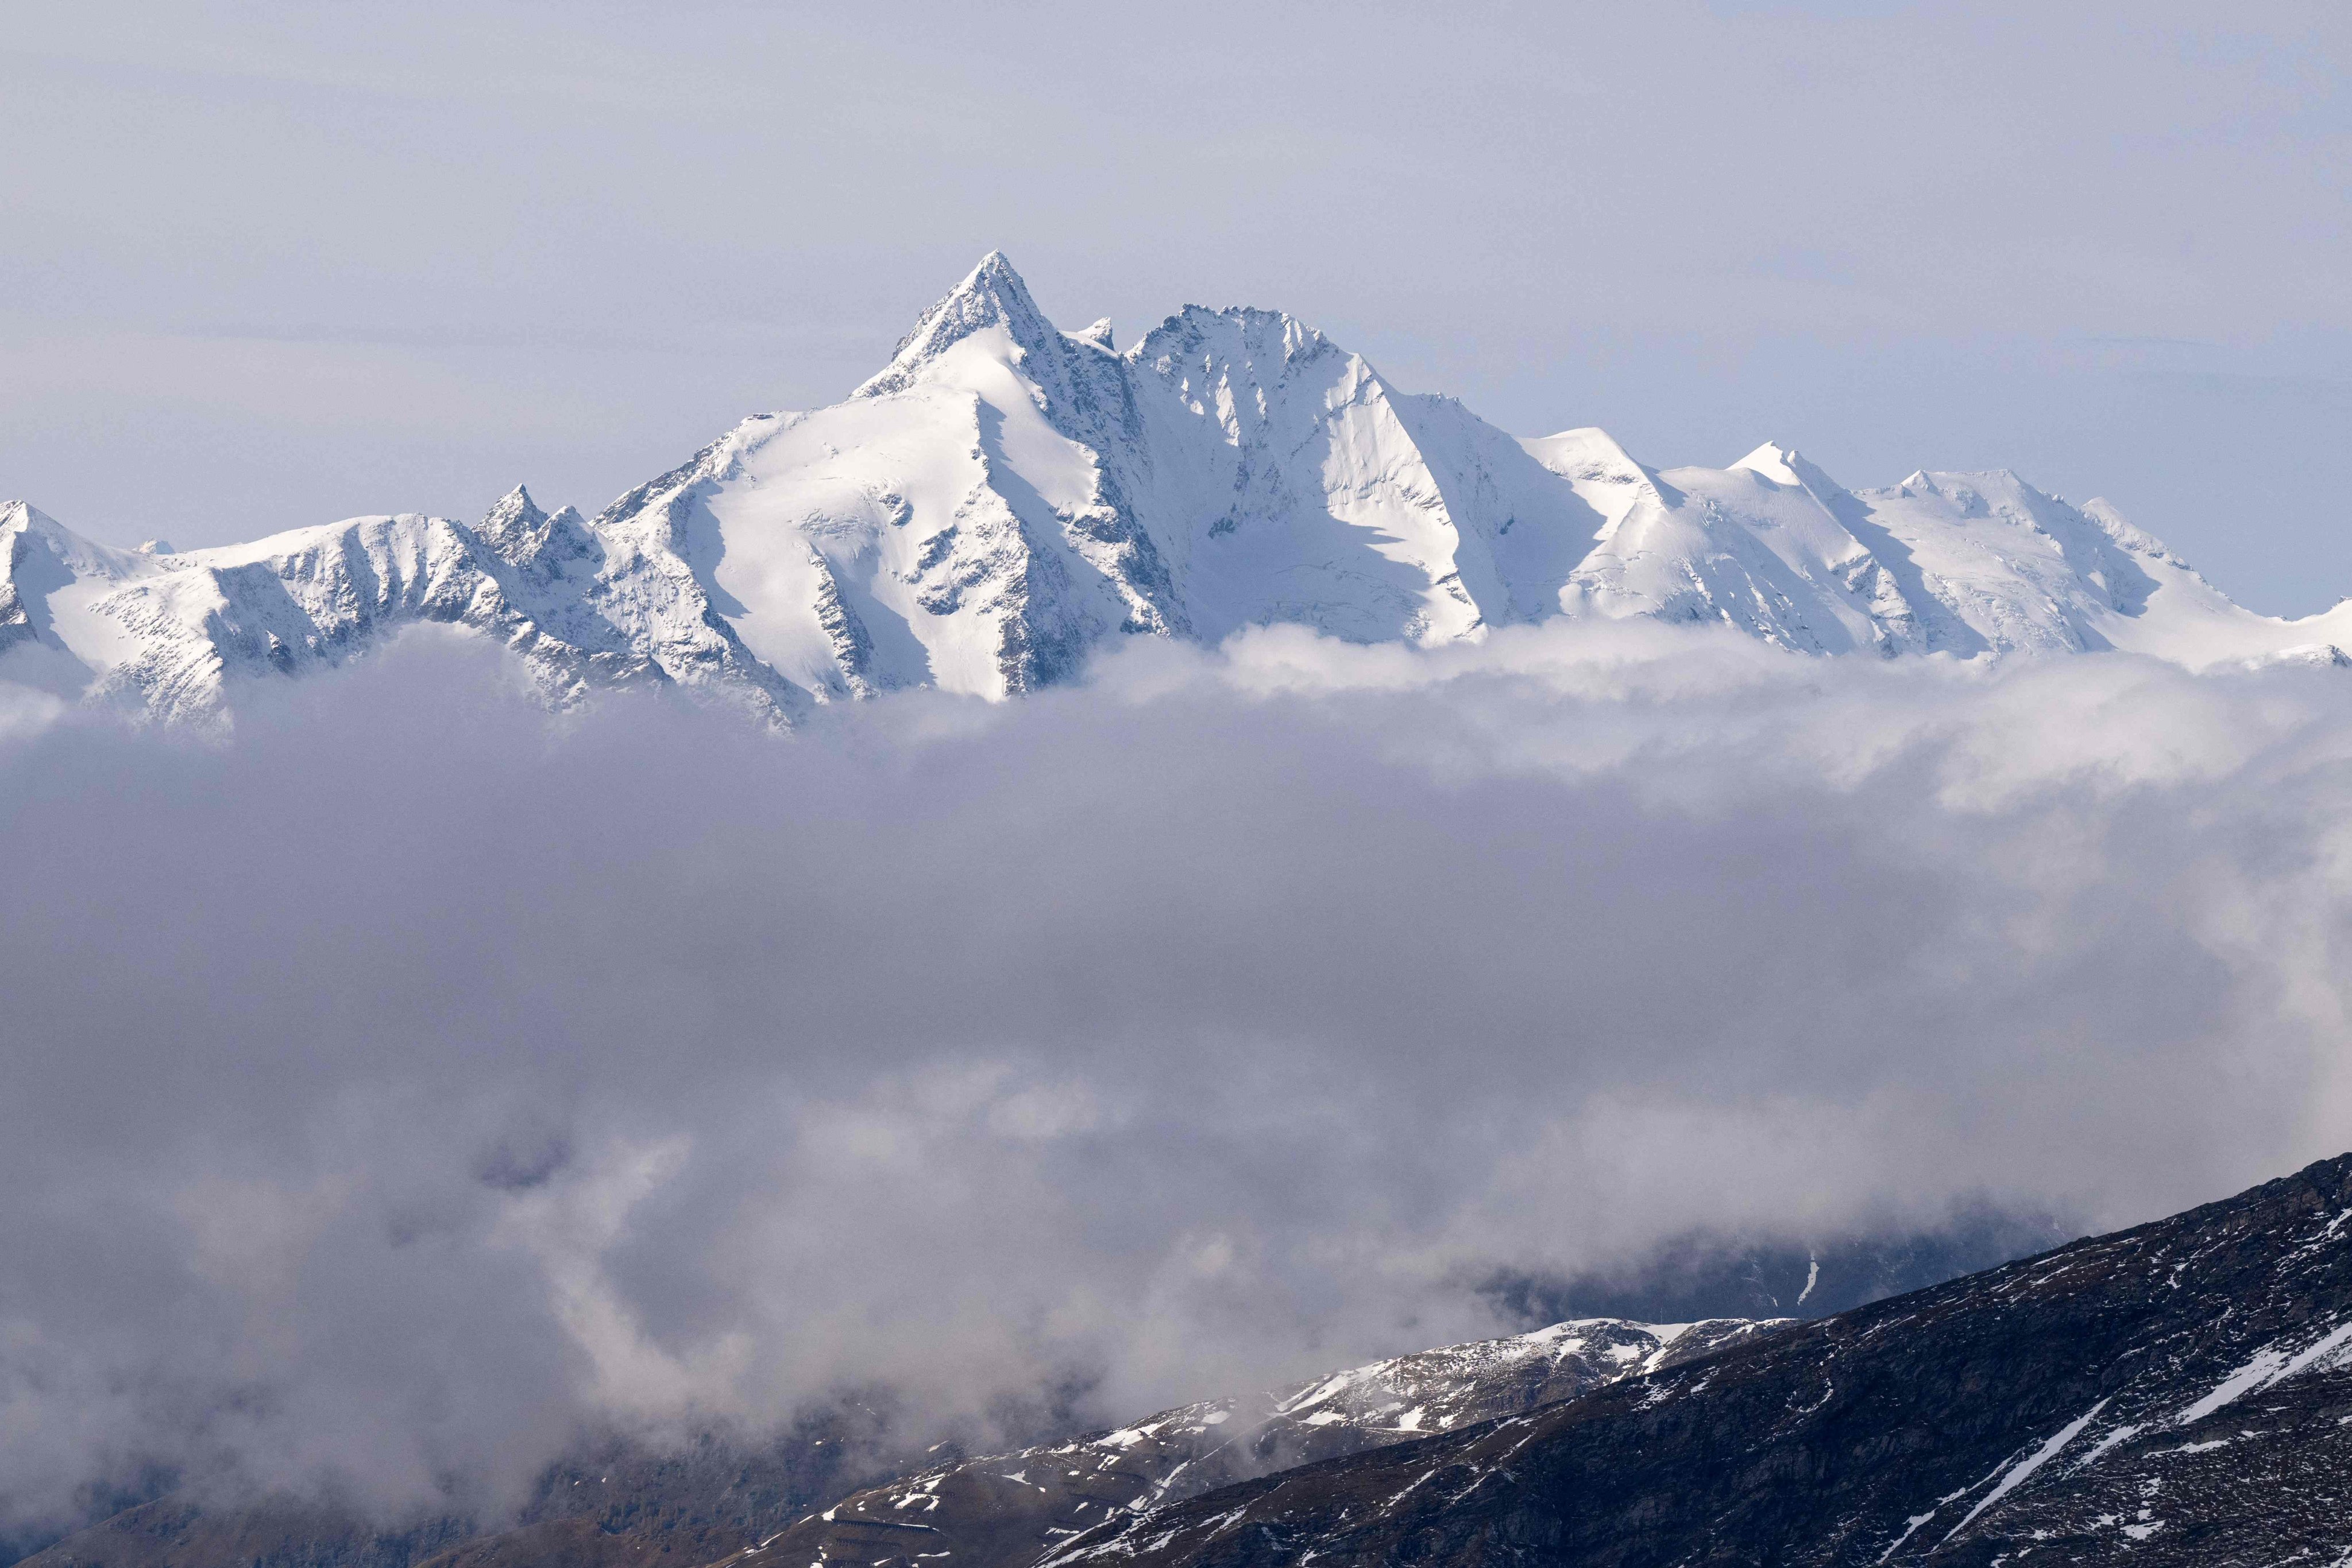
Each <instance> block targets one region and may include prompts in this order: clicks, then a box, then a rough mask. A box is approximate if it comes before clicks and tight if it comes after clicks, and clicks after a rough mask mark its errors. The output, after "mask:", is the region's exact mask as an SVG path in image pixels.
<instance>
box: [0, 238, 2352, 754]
mask: <svg viewBox="0 0 2352 1568" xmlns="http://www.w3.org/2000/svg"><path fill="white" fill-rule="evenodd" d="M0 546H5V548H0V677H10V678H14V679H28V680H29V679H37V680H40V681H43V682H45V683H47V684H49V685H51V686H54V687H58V688H59V689H66V690H71V691H78V692H81V693H84V694H86V695H88V696H89V697H91V698H93V699H95V700H100V701H105V702H115V703H121V704H126V705H128V706H129V707H130V708H131V709H132V710H136V711H142V712H144V713H147V714H150V715H153V716H156V717H161V718H172V719H187V718H195V719H208V718H209V719H216V718H218V717H219V716H221V715H223V714H225V713H226V710H227V709H228V707H229V706H230V704H231V700H232V696H233V692H234V690H235V689H236V686H237V685H238V684H239V683H240V682H244V681H248V680H252V679H262V678H267V677H269V676H273V675H290V674H299V673H300V672H301V671H304V670H306V669H312V668H322V667H325V666H331V665H333V664H337V663H340V662H341V661H342V660H343V659H344V658H349V657H351V656H352V655H353V654H355V653H357V652H360V651H362V650H363V649H365V648H367V647H372V646H373V645H375V644H377V643H379V642H381V641H382V640H383V638H384V637H386V636H388V635H390V634H392V633H394V632H396V631H398V630H399V629H401V628H402V627H404V626H410V625H414V624H416V623H420V622H437V623H443V624H446V625H450V626H462V627H466V628H469V629H471V630H472V631H474V632H476V633H478V634H480V635H482V636H485V637H493V638H495V639H497V640H498V641H499V642H500V643H502V644H505V645H506V646H508V647H511V648H512V649H513V650H514V651H515V652H516V653H517V654H518V655H519V656H520V659H521V662H522V665H523V667H524V668H525V669H526V670H527V671H529V673H530V679H532V680H533V681H534V682H535V683H536V685H537V686H538V688H539V689H540V691H541V694H542V695H543V696H544V697H545V698H546V700H548V701H550V702H551V703H554V704H557V705H562V704H567V703H571V702H574V701H577V700H580V699H581V698H583V697H584V696H585V695H586V694H588V693H589V692H591V691H593V690H595V689H599V688H604V687H611V686H628V685H665V686H675V687H678V688H681V689H686V690H688V691H689V692H692V693H694V694H696V695H698V696H699V697H702V698H705V699H709V700H719V701H724V702H730V703H733V704H736V705H739V706H740V707H742V708H744V709H745V710H749V711H751V712H752V713H755V714H758V715H760V716H761V717H763V718H765V719H767V720H769V721H773V722H779V723H790V722H792V721H794V720H795V719H797V718H799V717H801V716H802V715H803V714H805V713H806V712H807V711H808V710H809V709H810V707H811V706H812V705H813V704H815V703H822V702H831V701H836V700H845V699H851V698H857V697H864V696H868V695H871V694H874V693H876V692H880V691H886V690H889V689H893V688H898V687H909V686H936V687H940V688H942V689H947V690H950V691H957V692H964V693H970V694H972V695H977V696H981V697H985V698H992V699H994V698H1003V697H1007V696H1011V695H1013V694H1016V693H1019V692H1023V691H1027V690H1031V689H1035V688H1037V687H1040V686H1045V685H1050V684H1053V683H1055V682H1058V681H1065V680H1068V679H1071V678H1073V677H1074V676H1075V675H1076V674H1077V673H1078V671H1079V670H1080V669H1081V668H1083V667H1084V665H1085V663H1086V661H1087V658H1089V657H1090V656H1091V655H1092V654H1094V653H1095V652H1097V650H1099V649H1101V648H1103V647H1107V646H1109V645H1112V644H1115V643H1116V642H1118V640H1119V639H1120V638H1122V637H1176V638H1183V639H1187V640H1192V641H1198V642H1205V643H1214V642H1217V641H1219V640H1220V639H1222V638H1223V637H1226V636H1227V635H1229V634H1231V633H1233V632H1234V631H1236V630H1239V629H1241V628H1244V627H1246V626H1259V625H1265V624H1270V623H1276V622H1294V623H1298V624H1302V625H1306V626H1313V627H1315V628H1317V629H1318V630H1320V631H1323V632H1326V633H1328V634H1329V635H1332V636H1334V637H1343V638H1347V639H1349V640H1353V641H1358V642H1368V643H1370V642H1387V641H1402V642H1410V643H1415V644H1422V645H1433V644H1442V643H1448V642H1454V641H1459V640H1462V639H1465V638H1475V637H1482V636H1485V635H1486V633H1488V632H1489V631H1490V630H1492V629H1493V628H1496V627H1498V626H1515V625H1523V624H1528V623H1533V622H1539V621H1544V620H1549V619H1551V618H1553V617H1556V616H1604V617H1622V616H1647V617H1653V618H1656V619H1661V620H1665V621H1670V622H1691V623H1699V624H1722V625H1727V626H1735V627H1737V628H1738V629H1740V630H1741V631H1744V632H1746V633H1748V634H1749V635H1751V636H1754V637H1759V638H1761V639H1763V640H1764V641H1766V642H1769V643H1771V644H1773V645H1775V646H1778V647H1786V648H1790V649H1793V650H1797V651H1801V652H1807V653H1819V654H1833V653H1847V652H1855V651H1870V652H1874V653H1878V654H1882V655H1898V654H1912V653H1946V654H1950V655H1954V656H1957V657H1961V658H1973V657H1979V656H1984V655H2004V654H2012V653H2025V652H2084V651H2090V650H2095V649H2101V648H2109V647H2115V648H2125V649H2131V650H2137V651H2139V652H2143V653H2149V654H2154V655H2157V656H2159V657H2162V658H2170V659H2175V660H2178V661H2179V662H2181V663H2184V664H2187V665H2189V666H2191V667H2197V668H2201V667H2204V666H2208V665H2211V664H2215V663H2219V662H2223V661H2242V660H2263V659H2272V658H2295V659H2305V660H2311V661H2315V662H2323V663H2332V662H2343V661H2344V656H2343V655H2341V654H2340V653H2338V652H2337V651H2336V648H2337V647H2338V646H2340V645H2352V606H2346V605H2339V606H2338V607H2337V608H2336V609H2335V610H2331V611H2329V612H2327V613H2326V614H2324V615H2320V616H2311V617H2309V618H2307V619H2305V620H2301V621H2281V620H2274V619H2271V618H2269V617H2266V616H2257V615H2254V614H2252V612H2250V611H2247V610H2244V609H2242V608H2241V607H2240V606H2238V605H2234V604H2232V603H2231V601H2230V600H2229V598H2228V597H2227V596H2226V595H2223V594H2222V593H2221V591H2220V590H2219V589H2217V588H2215V587H2213V586H2212V585H2211V584H2209V583H2207V582H2206V581H2205V580H2204V579H2203V578H2202V577H2200V576H2199V575H2198V574H2197V573H2196V572H2194V571H2193V570H2191V569H2190V568H2189V566H2188V564H2187V563H2184V562H2182V561H2181V560H2180V559H2179V557H2177V556H2175V555H2174V554H2172V553H2171V552H2169V551H2168V550H2167V549H2166V548H2165V547H2164V546H2163V545H2162V544H2160V543H2159V542H2157V541H2156V540H2154V539H2152V538H2150V537H2149V536H2148V535H2147V534H2145V533H2143V532H2141V531H2139V530H2137V529H2136V528H2134V527H2132V526H2131V524H2129V523H2128V522H2126V521H2125V520H2124V519H2123V518H2122V517H2121V515H2120V514H2118V513H2117V512H2116V510H2115V509H2114V508H2112V507H2110V506H2108V505H2107V504H2106V503H2105V502H2104V501H2098V500H2093V501H2090V502H2087V503H2085V504H2084V505H2083V506H2081V507H2074V506H2072V505H2069V504H2067V503H2066V502H2064V501H2063V500H2058V499H2057V498H2056V497H2053V496H2049V495H2045V494H2043V493H2042V492H2041V491H2039V490H2037V489H2033V488H2032V486H2030V485H2028V484H2026V483H2025V482H2024V481H2023V480H2022V479H2019V478H2018V477H2017V476H2016V475H2014V474H2011V473H2008V472H2005V471H2004V472H1995V473H1985V474H1950V473H1925V472H1922V473H1915V474H1913V475H1912V476H1911V477H1910V478H1909V479H1905V480H1904V481H1903V482H1902V483H1900V484H1898V485H1895V486H1893V487H1891V488H1888V489H1874V490H1848V489H1844V488H1843V487H1842V486H1840V485H1839V484H1838V483H1837V482H1836V481H1835V480H1833V479H1831V478H1830V477H1829V476H1828V475H1826V474H1824V473H1823V472H1822V470H1821V469H1820V468H1817V467H1815V466H1814V465H1813V464H1812V463H1811V462H1809V461H1808V460H1806V459H1805V458H1803V457H1801V456H1800V455H1799V454H1798V453H1796V452H1795V451H1793V450H1790V449H1789V448H1786V447H1780V446H1776V445H1770V444H1768V445H1765V446H1762V447H1758V448H1757V449H1756V450H1755V451H1754V452H1752V453H1750V454H1749V455H1748V457H1746V458H1741V459H1740V460H1739V461H1738V462H1737V463H1735V464H1733V465H1732V466H1731V467H1729V468H1668V469H1656V468H1648V467H1645V466H1643V464H1641V463H1639V462H1637V461H1635V460H1634V459H1633V458H1632V457H1631V456H1629V455H1628V454H1627V453H1626V452H1625V450H1624V449H1623V448H1622V447H1620V446H1619V445H1618V444H1617V443H1616V442H1615V441H1613V440H1612V439H1611V438H1610V437H1608V436H1607V435H1605V434H1603V433H1602V432H1601V431H1599V430H1592V429H1579V430H1570V431H1565V432H1562V433H1560V434H1558V435H1553V436H1548V437H1539V438H1536V439H1529V440H1522V439H1519V438H1517V437H1511V436H1508V435H1506V434H1505V433H1504V432H1502V431H1501V430H1499V429H1497V428H1496V427H1495V426H1492V425H1489V424H1487V423H1486V422H1485V421H1484V420H1482V419H1480V418H1478V417H1477V416H1475V415H1474V414H1472V413H1470V411H1469V410H1467V409H1466V408H1465V407H1463V406H1462V405H1460V404H1459V403H1457V402H1454V400H1452V399H1450V398H1444V397H1436V396H1425V395H1415V394H1410V393H1405V392H1402V391H1399V390H1398V389H1397V388H1395V387H1394V386H1392V385H1391V384H1389V383H1388V382H1387V381H1386V379H1385V378H1383V377H1382V376H1381V374H1380V373H1379V372H1378V371H1376V370H1375V369H1374V368H1373V367H1372V366H1371V365H1370V363H1367V362H1366V361H1365V360H1364V359H1363V358H1362V357H1361V356H1360V355H1358V354H1355V353H1349V352H1348V351H1347V350H1345V349H1342V348H1340V347H1339V346H1338V345H1337V344H1335V343H1333V342H1331V341H1330V340H1329V339H1328V338H1326V337H1324V336H1323V335H1322V334H1321V333H1320V332H1318V331H1315V330H1314V329H1312V328H1310V327H1308V326H1307V325H1305V324H1304V323H1302V322H1300V321H1297V320H1296V319H1294V318H1292V317H1290V316H1287V315H1284V314H1281V313H1280V312H1277V311H1270V310H1242V309H1230V310H1206V309H1203V308H1201V307H1199V306H1188V307H1186V308H1185V309H1184V310H1181V311H1179V312H1178V313H1177V314H1175V315H1173V316H1171V317H1170V318H1169V319H1168V320H1167V321H1163V322H1161V323H1160V325H1158V326H1156V327H1154V328H1153V329H1152V330H1151V331H1149V332H1147V333H1145V334H1144V335H1143V336H1142V337H1141V338H1139V340H1137V341H1136V342H1134V343H1132V344H1131V345H1129V347H1128V348H1127V349H1126V350H1125V351H1124V352H1119V351H1118V350H1116V349H1115V348H1114V346H1113V340H1112V334H1111V329H1110V325H1109V323H1108V322H1097V323H1096V325H1095V326H1093V327H1091V328H1089V329H1087V331H1083V332H1076V333H1071V332H1065V331H1061V330H1059V329H1058V328H1056V327H1055V325H1054V324H1053V323H1052V322H1051V321H1048V320H1047V319H1046V317H1045V313H1044V312H1043V311H1042V310H1039V309H1038V307H1037V304H1036V301H1035V300H1034V299H1033V298H1032V297H1031V295H1030V293H1029V290H1028V288H1027V286H1026V285H1025V284H1024V282H1023V281H1022V279H1021V278H1020V276H1019V274H1017V273H1016V272H1014V270H1013V267H1012V265H1011V263H1010V262H1008V261H1007V260H1006V259H1005V258H1003V255H1001V254H992V255H990V256H989V257H987V258H983V259H982V262H981V263H980V265H979V266H978V267H977V268H974V269H973V270H972V272H971V275H970V276H969V277H967V278H965V279H964V280H963V281H962V282H961V283H960V284H958V285H957V286H956V288H955V289H953V290H952V291H951V292H950V293H949V294H948V296H947V297H946V298H945V299H943V300H940V302H939V303H938V304H936V305H934V306H932V307H931V308H930V310H927V311H925V312H924V314H923V316H922V317H921V319H920V320H919V321H918V322H917V323H916V326H915V330H914V331H912V332H910V333H909V334H908V336H907V338H906V339H905V341H904V342H901V343H900V344H899V346H898V352H897V353H896V354H895V355H894V356H893V358H892V359H891V362H890V363H889V364H888V365H887V366H886V367H885V368H884V369H883V370H882V371H881V372H880V373H879V374H877V375H875V376H874V377H873V378H872V379H871V380H869V381H867V382H866V384H864V385H862V386H860V387H858V388H857V389H856V392H854V393H853V394H852V395H850V396H849V397H848V398H847V399H845V401H843V402H841V403H838V404H835V405H833V406H831V407H828V408H822V409H818V410H815V411H814V412H809V413H796V414H763V415H759V416H754V417H752V418H750V419H747V420H745V421H743V423H741V424H740V425H739V426H736V427H735V428H734V429H733V430H731V431H730V432H729V433H728V434H727V435H725V436H723V437H720V438H719V440H717V441H715V442H713V443H711V444H710V445H709V447H704V448H703V449H702V450H701V451H700V452H698V453H697V454H696V455H695V456H694V457H693V458H690V459H689V460H688V461H687V462H686V463H685V464H683V465H681V466H680V467H678V468H674V469H672V470H671V471H670V472H668V473H667V474H664V475H662V476H661V477H660V478H658V479H653V480H650V481H648V482H647V483H646V484H644V485H640V486H639V487H637V488H636V489H633V490H631V491H629V492H628V493H627V494H626V495H625V496H623V497H621V498H620V499H619V500H616V501H614V503H613V504H612V505H611V506H609V507H607V508H606V509H605V510H604V511H603V512H602V513H600V514H599V515H598V516H596V517H595V518H593V520H591V519H585V518H583V517H582V516H581V515H580V514H579V513H578V512H576V511H573V510H571V509H570V508H564V509H562V510H558V511H556V512H554V513H552V514H550V513H547V512H544V511H542V510H540V508H539V507H538V506H537V505H536V504H535V503H534V502H533V501H532V500H531V499H530V495H529V494H528V492H526V491H525V490H523V489H520V488H519V489H516V490H514V491H513V492H511V493H510V494H509V495H508V496H507V497H505V498H504V499H503V500H500V501H499V503H498V505H497V506H496V507H495V508H493V509H492V510H491V511H490V513H489V515H488V517H486V518H484V519H483V520H482V521H480V522H478V523H473V524H467V523H462V522H457V521H452V520H449V519H446V518H429V517H423V516H418V515H415V514H403V515H399V516H391V517H370V518H358V519H353V520H352V521H345V522H338V523H332V524H329V525H326V526H324V527H320V528H312V529H300V530H297V531H293V532H290V533H282V534H278V535H274V536H272V537H270V538H268V539H264V540H260V541H257V542H254V543H252V544H246V545H236V546H231V547H226V548H222V549H212V550H195V551H189V552H183V553H175V552H171V551H169V550H166V549H163V548H162V547H160V546H149V547H142V549H141V550H137V551H128V550H117V549H113V548H110V547H108V546H104V545H100V544H97V543H94V542H91V541H89V540H87V539H85V538H82V537H81V536H79V535H78V534H76V533H74V532H72V531H70V530H68V529H66V528H65V527H63V526H62V525H60V524H59V523H58V522H56V521H53V520H51V519H50V518H48V517H47V516H45V515H44V514H42V513H41V512H39V511H37V510H34V509H33V508H32V507H31V506H30V505H28V504H26V503H25V502H22V501H16V502H10V503H7V504H6V505H5V507H0Z"/></svg>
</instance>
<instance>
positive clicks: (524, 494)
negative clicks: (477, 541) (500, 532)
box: [485, 485, 547, 521]
mask: <svg viewBox="0 0 2352 1568" xmlns="http://www.w3.org/2000/svg"><path fill="white" fill-rule="evenodd" d="M546 515H547V514H546V512H544V511H542V510H541V509H540V504H539V503H538V502H537V501H535V500H531V499H530V489H527V488H526V487H524V486H522V485H517V486H515V488H514V489H510V490H509V491H508V492H507V493H506V494H504V495H502V496H500V497H499V499H498V500H495V501H493V502H491V503H490V510H489V513H488V518H486V519H485V521H508V520H511V519H517V518H520V519H526V520H529V521H538V520H539V519H541V518H542V517H545V516H546Z"/></svg>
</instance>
